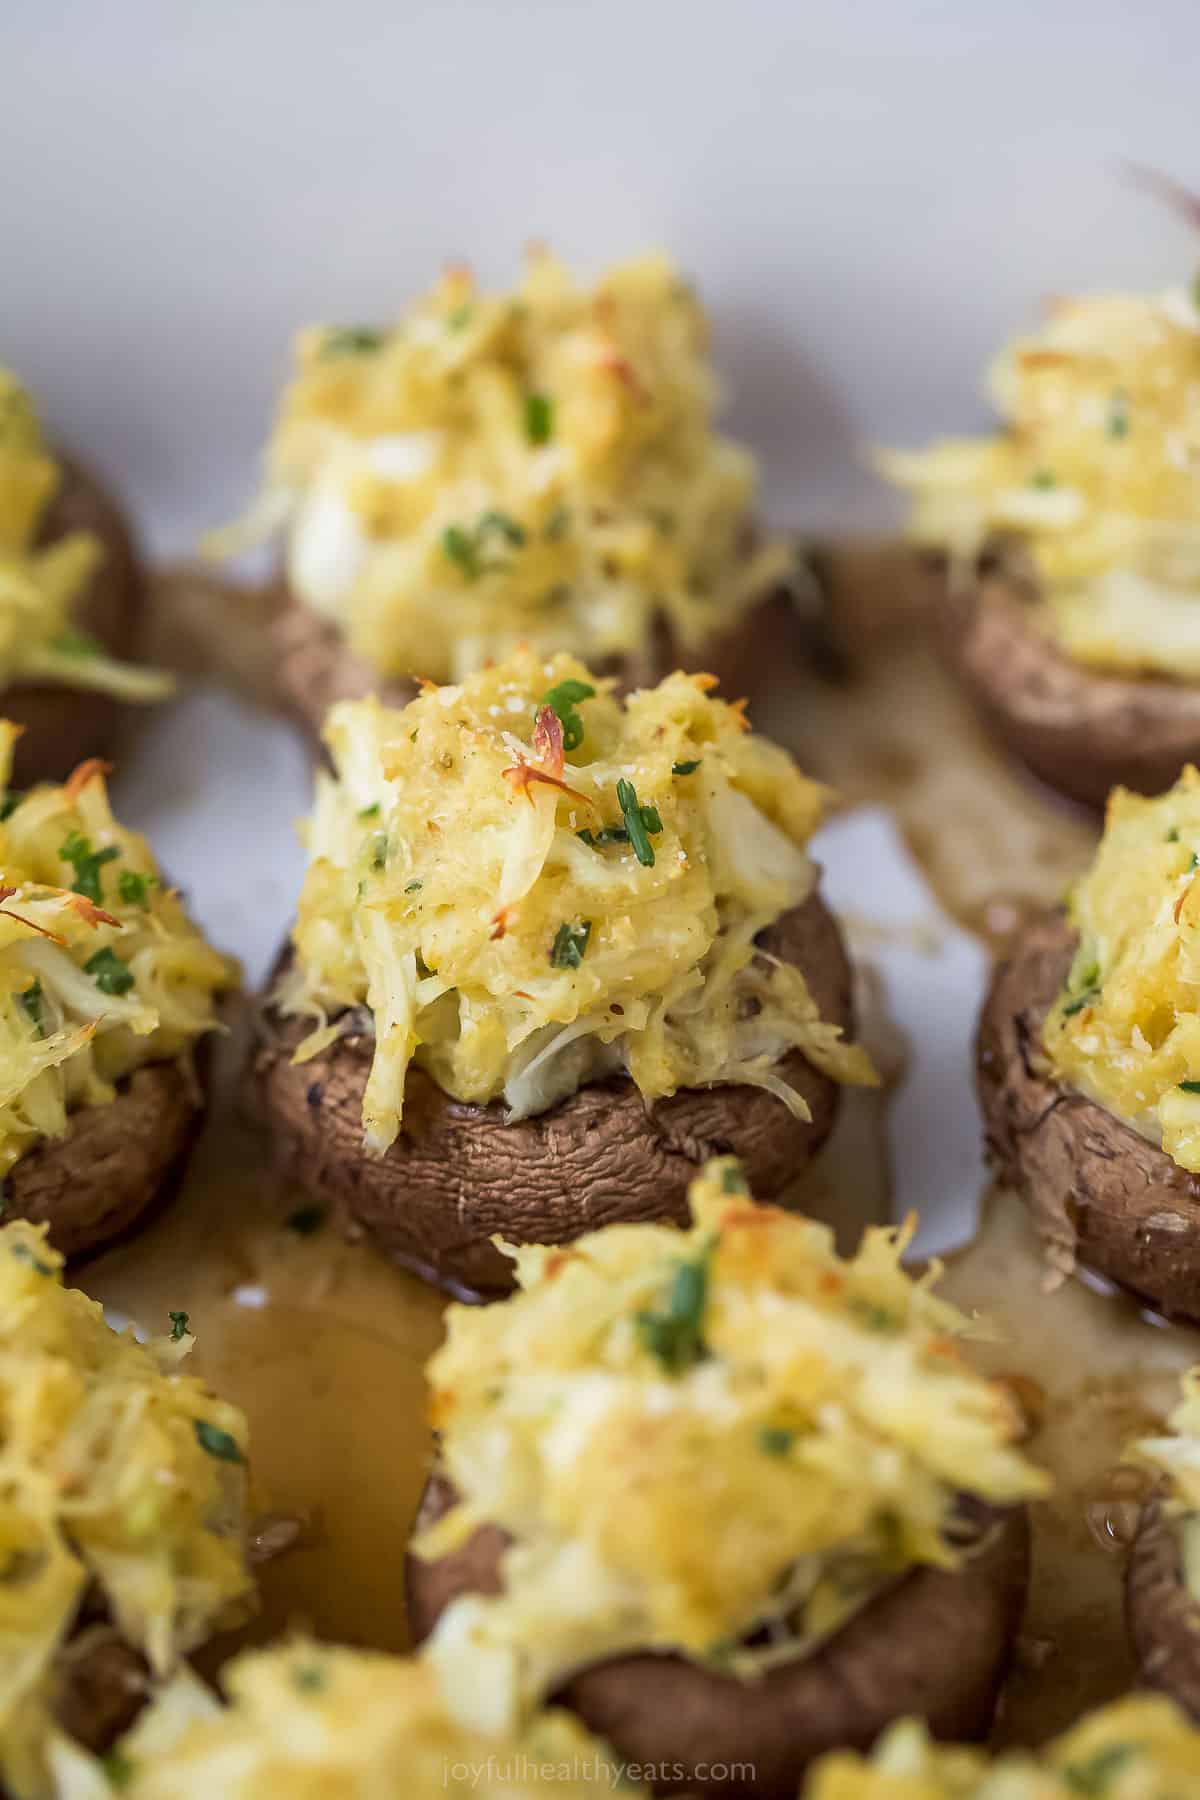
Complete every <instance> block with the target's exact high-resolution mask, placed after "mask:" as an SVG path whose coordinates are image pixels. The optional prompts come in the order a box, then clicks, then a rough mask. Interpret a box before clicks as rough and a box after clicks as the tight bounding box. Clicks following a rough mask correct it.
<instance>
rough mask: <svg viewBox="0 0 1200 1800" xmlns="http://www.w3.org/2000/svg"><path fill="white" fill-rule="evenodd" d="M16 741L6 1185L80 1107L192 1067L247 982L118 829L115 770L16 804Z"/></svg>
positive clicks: (3, 958) (6, 1003) (3, 838)
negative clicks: (109, 779) (119, 1086)
mask: <svg viewBox="0 0 1200 1800" xmlns="http://www.w3.org/2000/svg"><path fill="white" fill-rule="evenodd" d="M17 735H18V732H17V728H16V727H15V726H13V725H10V724H8V723H7V722H6V721H3V720H0V795H6V796H7V798H5V799H4V800H3V803H2V804H0V1175H3V1174H5V1173H7V1171H8V1170H9V1169H10V1168H11V1167H12V1166H13V1164H14V1163H15V1162H16V1161H17V1160H18V1159H19V1158H20V1157H21V1156H23V1155H24V1154H25V1153H26V1151H28V1150H30V1149H32V1148H33V1147H34V1145H35V1144H37V1143H39V1142H41V1141H42V1140H43V1139H45V1138H55V1137H61V1136H62V1135H63V1133H64V1132H65V1131H66V1129H67V1125H68V1119H69V1114H70V1113H71V1111H72V1110H73V1109H74V1108H75V1107H78V1106H98V1105H103V1104H105V1103H106V1102H108V1101H110V1100H112V1099H113V1098H114V1097H115V1094H116V1083H117V1082H118V1081H120V1080H121V1079H122V1077H123V1076H126V1075H128V1074H130V1073H131V1072H132V1071H133V1070H134V1069H136V1068H139V1067H140V1066H141V1065H142V1064H143V1063H148V1062H167V1061H170V1060H171V1059H172V1058H174V1057H178V1056H181V1055H184V1054H185V1053H186V1052H187V1051H188V1049H189V1048H190V1046H191V1045H192V1043H193V1042H194V1041H195V1039H196V1038H197V1037H198V1036H199V1035H200V1034H201V1033H203V1032H206V1031H212V1030H214V1029H215V1028H216V1026H217V1015H216V1004H215V1003H216V996H217V995H218V994H220V993H222V992H223V991H224V990H226V989H228V988H231V987H234V986H236V983H237V978H238V971H237V965H236V964H235V963H234V962H232V961H231V960H230V959H229V958H228V957H225V956H221V955H219V954H218V953H217V951H215V950H213V949H211V948H210V946H209V945H208V944H207V943H206V942H205V940H204V938H203V937H202V936H201V934H200V932H199V930H198V929H197V927H196V926H195V925H193V923H192V921H191V920H190V919H189V918H188V916H187V914H186V912H185V911H184V909H183V906H182V904H181V902H180V899H179V896H178V894H176V893H175V892H173V891H172V890H171V889H170V888H168V887H166V886H165V885H164V883H163V880H162V877H161V876H160V874H159V870H158V865H157V863H156V862H155V861H154V858H153V856H152V855H151V853H150V850H149V847H148V846H147V844H146V841H145V839H144V838H142V837H141V836H140V835H139V834H138V833H137V832H133V831H127V830H126V829H125V827H124V826H123V825H121V824H119V823H118V822H117V820H116V819H114V818H113V815H112V812H111V810H110V808H109V804H108V793H107V789H106V787H105V782H104V765H103V764H100V763H94V762H93V763H85V764H83V765H81V767H80V768H79V769H78V770H77V771H76V772H75V774H74V775H73V776H72V777H71V779H70V781H68V782H67V783H66V785H65V786H63V787H56V786H52V785H50V784H45V785H42V786H39V787H36V788H31V789H30V790H29V792H28V793H26V794H24V795H17V794H10V793H9V792H8V789H7V786H6V783H7V780H8V774H9V769H10V767H11V762H12V748H13V744H14V742H15V740H16V737H17Z"/></svg>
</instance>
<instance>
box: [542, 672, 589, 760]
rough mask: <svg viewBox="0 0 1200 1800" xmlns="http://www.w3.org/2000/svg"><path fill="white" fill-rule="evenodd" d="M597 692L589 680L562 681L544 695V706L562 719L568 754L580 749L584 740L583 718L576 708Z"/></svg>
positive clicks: (564, 741)
mask: <svg viewBox="0 0 1200 1800" xmlns="http://www.w3.org/2000/svg"><path fill="white" fill-rule="evenodd" d="M595 692H596V690H595V688H594V687H593V686H592V685H591V683H590V682H588V681H560V682H559V683H558V686H557V687H552V688H551V689H550V691H549V693H548V694H543V695H542V702H541V704H542V706H548V707H549V708H550V711H551V712H552V713H554V714H555V715H556V717H557V718H558V719H559V720H560V721H561V724H562V728H563V749H564V750H565V751H566V752H567V753H568V755H569V754H570V752H571V751H572V750H578V748H579V746H580V744H582V742H583V720H582V719H581V718H580V716H579V714H578V713H577V712H576V710H575V708H576V707H577V706H578V705H579V702H580V701H581V700H590V699H591V698H592V696H593V694H594V693H595ZM538 710H539V711H540V710H541V707H539V708H538Z"/></svg>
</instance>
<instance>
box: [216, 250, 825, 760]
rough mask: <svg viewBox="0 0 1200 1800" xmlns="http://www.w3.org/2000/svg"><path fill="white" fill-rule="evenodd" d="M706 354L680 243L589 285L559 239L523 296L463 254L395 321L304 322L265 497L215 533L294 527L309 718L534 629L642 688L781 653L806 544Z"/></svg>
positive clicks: (291, 637) (294, 640) (293, 579)
mask: <svg viewBox="0 0 1200 1800" xmlns="http://www.w3.org/2000/svg"><path fill="white" fill-rule="evenodd" d="M706 346H707V325H706V322H705V318H704V314H703V312H702V311H701V309H700V306H699V304H698V302H697V300H696V297H695V295H694V293H693V292H692V290H691V288H690V287H689V286H688V285H687V284H686V283H685V282H684V281H682V280H681V279H680V277H679V275H678V273H677V272H676V270H675V269H674V268H673V267H672V265H671V264H670V263H669V262H668V261H667V260H666V259H665V258H664V257H660V256H650V257H646V258H644V259H642V260H641V261H636V262H630V263H626V264H622V265H620V266H618V267H616V268H614V269H612V270H610V271H609V273H608V274H606V275H605V276H604V277H603V278H602V279H601V280H600V281H599V282H598V283H597V284H596V286H595V287H594V288H590V289H589V288H586V287H581V286H579V285H577V284H576V283H575V281H574V280H573V279H572V278H571V276H570V275H569V274H568V272H567V270H566V269H565V268H564V267H563V266H562V265H561V264H560V263H559V262H558V261H557V260H556V259H555V258H553V257H551V256H549V255H546V254H545V253H544V252H538V253H535V254H533V255H532V256H531V258H530V261H529V264H528V268H527V270H526V273H525V276H524V279H523V280H522V281H521V283H520V284H519V286H518V287H517V289H516V291H515V292H513V293H508V294H493V293H487V292H484V291H483V290H481V289H480V288H478V287H477V286H476V284H475V282H474V280H473V279H472V277H471V275H470V274H469V272H468V271H466V270H465V269H462V268H455V269H451V270H450V271H449V272H448V273H447V274H446V275H445V276H444V277H443V279H442V280H441V281H440V282H439V283H438V284H437V285H436V286H435V287H434V288H433V290H432V291H431V292H430V293H429V294H428V295H427V296H425V297H424V298H423V299H421V300H420V301H418V302H417V303H416V304H415V305H414V306H413V307H411V308H410V309H409V310H408V312H406V313H405V314H404V316H403V317H402V318H401V320H400V321H399V323H398V324H396V325H395V326H393V327H391V328H388V329H382V330H376V329H374V328H370V329H368V328H365V327H351V328H346V327H338V328H334V329H329V328H319V329H315V330H311V331H308V332H306V333H304V334H303V335H302V336H301V338H300V341H299V346H298V360H299V368H298V371H297V375H296V378H295V380H294V382H293V384H292V386H291V387H290V388H289V390H288V393H287V395H286V397H285V399H284V402H283V406H282V408H281V411H280V415H279V418H278V421H277V424H276V427H275V431H274V435H273V436H272V439H271V442H270V446H269V449H268V453H267V471H266V485H265V491H264V494H263V497H262V499H261V500H260V502H259V504H258V506H257V507H256V508H255V509H254V511H253V512H252V514H251V515H250V518H249V519H248V520H247V522H246V525H245V527H242V528H238V527H235V528H233V529H232V530H231V531H229V532H219V533H216V534H214V537H213V538H212V540H211V544H210V547H211V548H212V549H213V551H214V552H215V553H216V554H221V553H224V552H228V551H232V550H236V549H237V548H239V547H241V546H242V545H243V544H244V543H245V542H246V541H247V540H248V539H253V538H255V537H256V536H259V535H264V534H265V535H268V536H276V535H282V540H283V546H284V572H283V577H282V584H283V593H284V602H285V603H284V608H283V612H282V618H281V622H280V624H279V627H278V632H279V638H278V649H279V665H278V672H279V682H280V686H281V689H282V691H283V695H284V697H285V699H286V700H287V701H288V702H289V703H290V704H291V705H292V706H293V707H294V708H296V709H298V711H299V713H300V714H301V716H302V717H303V718H304V719H305V720H306V721H307V722H308V723H309V725H310V726H311V728H312V730H313V732H314V733H316V732H318V731H319V730H320V727H321V724H322V721H323V719H324V716H325V713H326V711H327V709H328V707H329V706H330V704H331V703H332V702H333V701H335V700H338V699H342V698H347V697H355V698H357V697H361V696H362V695H365V694H367V693H369V692H376V691H381V692H383V694H384V697H385V698H387V699H389V700H392V701H396V700H399V701H401V702H403V701H404V700H405V699H407V698H408V697H409V695H410V694H411V693H412V691H413V686H412V683H413V678H414V677H425V678H427V679H432V680H435V681H439V682H447V681H461V680H462V679H463V677H464V676H466V675H470V674H472V673H474V672H475V671H476V670H477V669H479V668H481V667H483V666H484V665H486V664H487V663H488V662H490V661H497V660H500V659H503V658H504V657H506V656H508V655H509V654H510V653H511V652H512V650H513V649H514V648H515V647H516V646H517V645H518V644H525V643H528V644H531V645H533V646H534V648H535V649H537V650H538V651H539V652H540V653H541V654H543V655H549V654H550V653H551V652H553V651H557V650H567V651H570V652H572V653H573V654H574V655H577V656H579V657H581V658H582V659H583V660H584V661H585V662H588V663H590V664H591V665H592V666H593V667H594V668H596V669H597V670H600V671H601V672H603V673H605V674H615V675H616V676H617V677H618V678H619V679H620V680H621V682H622V684H623V685H624V686H626V687H634V686H640V685H643V684H645V683H647V682H652V681H656V680H658V679H659V678H660V677H661V676H663V675H665V674H667V673H668V671H670V670H672V669H674V668H676V667H678V666H681V665H682V666H686V667H691V668H697V667H703V668H706V669H708V668H712V669H715V670H717V672H718V673H719V674H721V676H722V677H723V679H725V681H726V682H727V684H728V685H729V686H730V688H731V690H732V691H740V690H741V689H742V688H743V687H744V686H745V685H746V683H747V681H748V680H749V677H750V674H751V673H752V668H753V665H754V663H755V662H756V661H758V662H761V661H762V660H763V659H764V657H765V654H766V653H767V651H768V646H769V645H770V642H771V639H772V637H773V636H774V638H775V640H776V641H775V643H774V645H773V646H772V648H773V650H774V653H775V654H776V655H777V654H778V653H779V649H780V644H779V641H778V639H779V633H778V632H772V631H771V630H770V629H768V628H767V627H768V619H767V618H766V617H764V616H763V615H762V614H761V612H760V608H762V607H763V606H764V605H768V604H770V605H772V606H773V611H772V613H771V615H770V623H771V624H774V623H779V624H781V625H786V601H784V600H783V599H782V598H781V597H780V589H781V584H782V583H783V582H784V581H785V579H786V578H787V576H788V574H789V571H790V568H791V565H792V563H793V560H794V551H793V550H792V549H791V548H790V547H788V546H787V545H785V544H783V543H781V542H777V541H771V540H768V539H764V538H763V537H762V536H761V534H760V533H759V531H758V529H757V527H756V524H755V517H754V514H755V487H756V472H755V466H754V461H753V458H752V457H751V456H750V455H749V453H748V452H747V451H746V450H744V449H742V448H741V446H739V445H737V444H734V443H732V442H731V441H729V440H728V439H725V438H721V437H718V436H716V435H715V433H714V431H713V427H712V419H713V413H714V410H715V404H716V399H717V391H716V383H715V379H714V376H713V373H712V370H711V368H710V366H709V363H708V360H707V354H706ZM772 596H774V597H775V598H774V600H772Z"/></svg>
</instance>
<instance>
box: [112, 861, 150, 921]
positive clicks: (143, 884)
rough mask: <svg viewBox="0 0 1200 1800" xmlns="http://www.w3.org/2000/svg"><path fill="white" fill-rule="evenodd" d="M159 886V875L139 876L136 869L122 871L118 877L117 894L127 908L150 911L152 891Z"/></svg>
mask: <svg viewBox="0 0 1200 1800" xmlns="http://www.w3.org/2000/svg"><path fill="white" fill-rule="evenodd" d="M157 886H158V876H157V875H139V874H138V872H137V870H136V869H122V870H121V873H120V874H119V875H118V877H117V892H118V894H120V896H121V898H122V900H123V901H124V902H125V904H126V906H140V907H141V909H142V911H143V912H148V911H149V910H150V889H151V888H152V887H157Z"/></svg>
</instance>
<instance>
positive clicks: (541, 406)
mask: <svg viewBox="0 0 1200 1800" xmlns="http://www.w3.org/2000/svg"><path fill="white" fill-rule="evenodd" d="M525 436H526V437H527V438H528V439H529V441H530V443H531V444H548V443H549V442H550V439H551V438H552V437H553V436H554V402H553V400H551V398H550V396H549V394H526V396H525Z"/></svg>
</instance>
